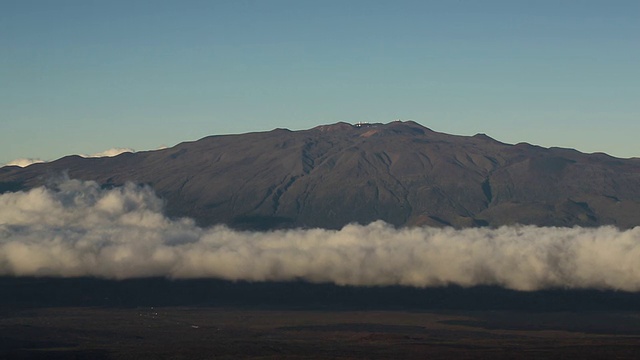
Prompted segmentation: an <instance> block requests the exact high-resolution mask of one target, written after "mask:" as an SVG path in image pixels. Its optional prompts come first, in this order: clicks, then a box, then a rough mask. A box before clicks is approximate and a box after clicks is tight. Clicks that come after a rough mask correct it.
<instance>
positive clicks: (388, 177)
mask: <svg viewBox="0 0 640 360" xmlns="http://www.w3.org/2000/svg"><path fill="white" fill-rule="evenodd" d="M64 172H66V173H68V175H69V177H71V178H76V179H83V180H95V181H97V182H99V183H101V184H103V185H105V186H119V185H122V184H124V183H125V182H128V181H132V182H135V183H139V184H148V185H150V186H151V187H153V188H154V189H155V191H156V192H157V193H158V194H159V195H160V196H161V197H163V198H164V199H165V200H166V206H167V208H166V210H167V213H168V214H169V215H170V216H176V217H182V216H188V217H192V218H194V219H196V221H197V222H198V223H199V224H201V225H212V224H219V223H224V224H228V225H230V226H233V227H237V228H245V229H270V228H280V227H323V228H340V227H342V226H344V225H345V224H348V223H351V222H358V223H369V222H372V221H375V220H384V221H386V222H388V223H391V224H394V225H396V226H421V225H430V226H454V227H474V226H500V225H507V224H535V225H540V226H575V225H579V226H600V225H615V226H618V227H621V228H629V227H634V226H637V225H640V159H618V158H614V157H611V156H608V155H605V154H584V153H580V152H578V151H576V150H572V149H562V148H542V147H539V146H533V145H529V144H526V143H520V144H517V145H509V144H505V143H501V142H499V141H496V140H494V139H492V138H490V137H489V136H487V135H484V134H477V135H474V136H455V135H448V134H443V133H439V132H435V131H433V130H430V129H428V128H426V127H424V126H422V125H420V124H418V123H416V122H412V121H406V122H401V121H395V122H391V123H388V124H368V123H358V124H355V125H352V124H348V123H337V124H333V125H322V126H317V127H315V128H312V129H309V130H302V131H290V130H286V129H275V130H272V131H268V132H256V133H248V134H241V135H221V136H209V137H205V138H203V139H201V140H198V141H194V142H185V143H181V144H179V145H176V146H174V147H172V148H167V149H162V150H156V151H147V152H138V153H125V154H121V155H119V156H116V157H112V158H82V157H79V156H68V157H64V158H62V159H59V160H56V161H53V162H50V163H42V164H34V165H31V166H29V167H26V168H18V167H11V166H8V167H4V168H0V192H3V191H4V192H6V191H16V190H23V189H29V188H33V187H36V186H40V185H43V184H46V183H47V181H48V180H49V179H50V178H51V177H52V176H53V175H55V174H60V173H64Z"/></svg>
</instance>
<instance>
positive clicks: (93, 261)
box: [0, 180, 640, 291]
mask: <svg viewBox="0 0 640 360" xmlns="http://www.w3.org/2000/svg"><path fill="white" fill-rule="evenodd" d="M162 209H163V202H162V200H160V199H159V198H158V197H157V196H156V195H155V194H154V192H153V191H152V190H151V189H150V188H147V187H137V186H134V185H132V184H128V185H126V186H124V187H122V188H114V189H109V190H105V189H102V188H101V187H100V186H99V185H98V184H97V183H94V182H81V181H77V180H65V181H63V182H60V183H59V184H58V185H56V186H53V187H50V188H36V189H33V190H31V191H28V192H18V193H6V194H3V195H0V275H5V276H6V275H9V276H34V275H35V276H61V277H74V276H96V277H103V278H113V279H124V278H133V277H148V276H165V277H169V278H203V277H207V278H219V279H227V280H248V281H270V280H273V281H287V280H300V279H302V280H306V281H309V282H317V283H324V282H329V283H335V284H339V285H363V286H377V285H406V286H415V287H430V286H443V285H447V284H457V285H461V286H474V285H498V286H502V287H505V288H509V289H516V290H538V289H545V288H572V289H576V288H595V289H617V290H625V291H639V290H640V262H639V261H638V259H640V228H635V229H632V230H626V231H621V230H618V229H616V228H613V227H602V228H596V229H583V228H540V227H533V226H518V227H502V228H499V229H465V230H454V229H436V228H406V229H394V228H393V227H391V226H388V225H386V224H385V223H383V222H376V223H372V224H370V225H367V226H360V225H349V226H346V227H344V228H343V229H341V230H322V229H310V230H282V231H273V232H243V231H234V230H231V229H228V228H227V227H224V226H216V227H212V228H208V229H204V228H200V227H197V226H196V225H195V224H194V222H193V221H191V220H189V219H181V220H171V219H168V218H167V217H165V216H164V215H163V213H162Z"/></svg>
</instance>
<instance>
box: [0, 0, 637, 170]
mask: <svg viewBox="0 0 640 360" xmlns="http://www.w3.org/2000/svg"><path fill="white" fill-rule="evenodd" d="M394 119H403V120H409V119H412V120H415V121H417V122H419V123H421V124H423V125H425V126H427V127H430V128H432V129H433V130H436V131H441V132H448V133H453V134H461V135H473V134H475V133H478V132H483V133H487V134H488V135H490V136H492V137H494V138H496V139H498V140H501V141H504V142H508V143H517V142H521V141H525V142H530V143H533V144H538V145H542V146H562V147H573V148H577V149H579V150H581V151H585V152H595V151H603V152H607V153H610V154H612V155H615V156H619V157H633V156H640V141H638V138H639V136H640V1H637V0H630V1H617V0H602V1H590V0H575V1H570V0H564V1H563V0H552V1H544V0H530V1H519V0H505V1H490V0H485V1H477V0H442V1H427V0H421V1H375V0H362V1H359V0H339V1H333V0H321V1H318V0H292V1H284V0H260V1H246V0H229V1H222V0H219V1H215V0H207V1H177V0H176V1H163V0H148V1H147V0H125V1H120V0H100V1H95V0H74V1H70V0H55V1H49V0H40V1H37V0H0V164H3V163H6V162H8V161H10V160H13V159H15V158H25V157H30V158H41V159H45V160H51V159H55V158H59V157H61V156H64V155H67V154H74V153H75V154H79V153H82V154H91V153H96V152H100V151H103V150H106V149H109V148H113V147H129V148H134V149H136V150H147V149H154V148H158V147H159V146H161V145H168V146H172V145H175V144H176V143H179V142H181V141H187V140H196V139H199V138H201V137H204V136H207V135H212V134H226V133H243V132H249V131H261V130H271V129H273V128H276V127H284V128H289V129H292V130H297V129H306V128H311V127H313V126H316V125H319V124H327V123H335V122H338V121H347V122H357V121H369V122H389V121H392V120H394Z"/></svg>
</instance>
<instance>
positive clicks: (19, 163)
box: [5, 158, 45, 167]
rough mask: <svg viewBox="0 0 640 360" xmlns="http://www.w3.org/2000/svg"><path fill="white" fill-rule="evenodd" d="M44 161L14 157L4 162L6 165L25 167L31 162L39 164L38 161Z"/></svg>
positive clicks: (41, 161)
mask: <svg viewBox="0 0 640 360" xmlns="http://www.w3.org/2000/svg"><path fill="white" fill-rule="evenodd" d="M43 162H45V161H44V160H42V159H30V158H20V159H15V160H12V161H9V162H8V163H6V164H5V165H6V166H19V167H27V166H29V165H32V164H39V163H43Z"/></svg>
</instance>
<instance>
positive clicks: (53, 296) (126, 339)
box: [0, 278, 640, 359]
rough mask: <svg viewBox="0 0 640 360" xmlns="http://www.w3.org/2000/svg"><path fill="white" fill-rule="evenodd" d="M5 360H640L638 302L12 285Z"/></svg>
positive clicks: (213, 283) (633, 297)
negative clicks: (501, 359) (637, 359)
mask: <svg viewBox="0 0 640 360" xmlns="http://www.w3.org/2000/svg"><path fill="white" fill-rule="evenodd" d="M0 293H1V294H2V298H1V300H0V358H2V359H445V358H447V359H450V358H455V359H478V358H480V359H496V358H498V359H499V358H504V359H507V358H509V359H511V358H522V359H547V358H551V359H573V358H579V359H635V358H639V357H640V295H639V294H632V293H623V292H613V291H567V290H550V291H542V292H531V293H523V292H516V291H509V290H504V289H499V288H493V287H477V288H470V289H462V288H459V287H445V288H436V289H412V288H403V287H385V288H356V287H339V286H334V285H326V284H321V285H313V284H307V283H297V282H294V283H254V284H252V283H243V282H237V283H234V282H227V281H219V280H182V281H171V280H165V279H138V280H126V281H107V280H96V279H46V278H45V279H42V278H41V279H36V278H0Z"/></svg>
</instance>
